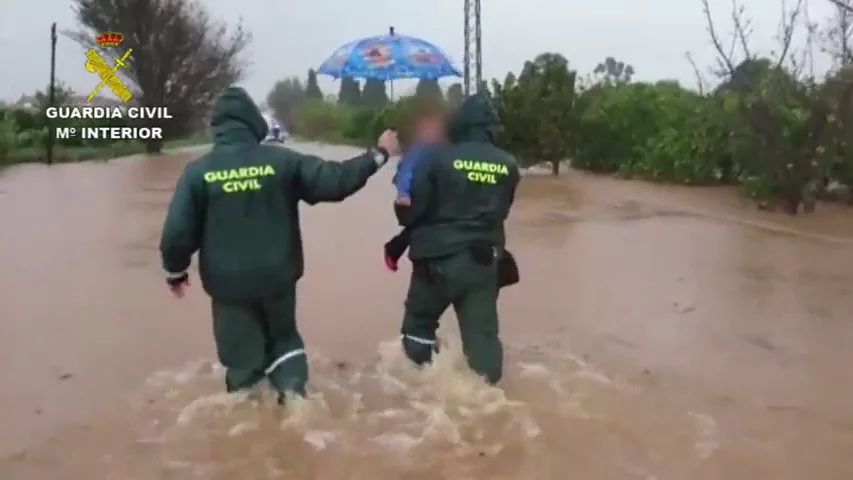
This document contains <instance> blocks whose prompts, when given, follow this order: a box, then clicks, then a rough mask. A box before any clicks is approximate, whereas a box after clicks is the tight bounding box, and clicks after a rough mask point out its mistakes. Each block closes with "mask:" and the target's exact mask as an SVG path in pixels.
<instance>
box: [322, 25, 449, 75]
mask: <svg viewBox="0 0 853 480" xmlns="http://www.w3.org/2000/svg"><path fill="white" fill-rule="evenodd" d="M317 73H322V74H324V75H330V76H332V77H334V78H342V77H343V78H377V79H380V80H397V79H403V78H427V79H435V78H442V77H461V76H462V75H461V74H460V73H459V70H457V69H456V67H454V66H453V63H452V62H451V61H450V59H449V58H448V56H447V55H446V54H445V53H444V52H442V51H441V49H439V48H438V47H436V46H435V45H433V44H431V43H429V42H427V41H426V40H421V39H419V38H414V37H407V36H405V35H396V34H389V35H379V36H376V37H368V38H363V39H361V40H356V41H354V42H350V43H347V44H346V45H344V46H342V47H340V48H338V49H337V50H336V51H335V53H333V54H332V56H331V57H329V59H328V60H326V61H325V62H323V64H322V65H320V68H318V69H317Z"/></svg>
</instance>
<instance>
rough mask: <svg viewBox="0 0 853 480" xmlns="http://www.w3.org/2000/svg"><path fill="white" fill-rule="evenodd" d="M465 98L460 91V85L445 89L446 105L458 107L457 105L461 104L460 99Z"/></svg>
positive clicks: (455, 84)
mask: <svg viewBox="0 0 853 480" xmlns="http://www.w3.org/2000/svg"><path fill="white" fill-rule="evenodd" d="M464 96H465V92H464V91H463V90H462V84H461V83H454V84H453V85H451V86H449V87H447V103H449V104H450V106H452V107H458V106H459V104H461V103H462V97H464Z"/></svg>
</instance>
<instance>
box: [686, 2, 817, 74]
mask: <svg viewBox="0 0 853 480" xmlns="http://www.w3.org/2000/svg"><path fill="white" fill-rule="evenodd" d="M701 2H702V11H703V12H704V14H705V19H706V22H707V25H706V29H707V31H708V36H709V37H710V40H711V44H712V45H713V46H714V49H715V50H716V51H717V66H718V68H717V69H716V70H715V72H714V73H716V74H717V75H719V76H721V77H728V78H731V77H733V76H734V75H735V72H736V69H737V67H738V66H739V65H741V64H743V63H744V62H748V61H750V60H756V59H757V55H756V54H755V53H754V52H753V51H752V50H751V48H750V45H749V40H750V37H751V36H752V33H753V30H752V21H751V20H750V19H748V18H747V17H746V12H745V9H744V7H743V5H741V4H740V3H738V0H731V19H732V24H733V27H734V28H733V31H732V33H731V35H730V38H729V39H728V40H723V37H722V36H721V35H720V32H719V31H718V30H717V27H716V25H715V24H714V19H713V15H712V13H711V6H710V2H709V0H701ZM803 2H804V0H796V4H795V5H794V6H793V7H792V8H788V6H787V3H786V1H785V0H782V3H781V7H782V18H781V20H780V24H779V39H778V40H779V44H780V49H779V51H778V52H776V53H775V54H774V55H773V57H775V58H774V59H773V63H774V64H775V67H776V68H778V67H780V66H782V65H783V64H784V63H785V62H786V61H790V60H791V58H790V57H789V55H790V49H791V43H792V40H793V37H794V32H795V30H796V28H797V25H798V23H799V17H800V16H801V15H802V13H803ZM738 48H739V49H740V52H741V55H740V56H742V58H741V59H740V60H736V57H737V56H736V55H735V52H736V51H737V50H738Z"/></svg>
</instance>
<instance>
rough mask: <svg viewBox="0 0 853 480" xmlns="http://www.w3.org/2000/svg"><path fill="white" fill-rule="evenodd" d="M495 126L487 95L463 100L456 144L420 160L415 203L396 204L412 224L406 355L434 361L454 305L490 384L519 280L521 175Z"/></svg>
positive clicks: (466, 343)
mask: <svg viewBox="0 0 853 480" xmlns="http://www.w3.org/2000/svg"><path fill="white" fill-rule="evenodd" d="M497 124H498V118H497V115H496V113H495V111H494V109H493V108H492V105H491V102H490V101H489V99H488V97H486V96H485V95H475V96H471V97H468V98H467V99H466V100H465V101H463V103H462V105H461V106H460V107H459V110H458V111H457V112H456V114H455V115H454V117H453V118H452V119H451V121H450V125H449V137H450V138H449V139H450V141H451V143H450V144H449V145H446V146H443V147H439V148H437V149H434V150H433V154H432V155H431V157H430V158H426V159H424V161H422V162H419V163H418V165H417V166H416V167H415V168H414V173H413V178H412V187H411V206H410V207H409V208H408V209H397V215H398V219H399V221H400V223H401V224H402V225H404V226H408V227H409V228H410V229H411V244H410V246H409V258H410V259H411V261H412V264H413V268H412V277H411V280H410V283H409V291H408V294H407V297H406V303H405V314H404V317H403V325H402V328H401V333H402V342H403V348H404V350H405V352H406V355H407V356H408V357H409V359H410V360H412V361H413V362H415V363H417V364H424V363H427V362H429V361H430V360H431V359H432V355H433V352H434V351H435V350H436V349H435V343H436V330H437V329H438V320H439V317H441V315H442V313H444V311H445V310H446V309H447V307H448V306H450V305H453V308H454V309H455V311H456V316H457V318H458V321H459V331H460V333H461V336H462V347H463V351H464V353H465V357H466V358H467V360H468V365H469V366H470V367H471V369H472V370H474V371H475V372H477V373H478V374H480V375H481V376H482V377H484V379H485V380H486V381H487V382H489V383H492V384H494V383H497V382H498V380H500V378H501V375H502V370H503V346H502V345H501V340H500V338H499V336H498V332H499V328H498V312H497V299H498V290H499V289H500V288H501V287H503V286H508V285H512V284H514V283H517V282H518V268H517V265H516V264H515V260H514V259H513V257H512V256H511V255H510V254H509V252H507V251H506V248H505V243H506V237H505V234H504V221H505V220H506V218H507V216H508V215H509V211H510V207H511V206H512V202H513V199H514V197H515V189H516V187H517V185H518V182H519V178H520V173H519V168H518V164H517V162H516V160H515V158H514V157H513V156H512V155H510V154H509V153H507V152H504V151H503V150H501V149H500V148H498V147H496V146H495V145H494V138H495V137H494V128H495V127H496V126H497Z"/></svg>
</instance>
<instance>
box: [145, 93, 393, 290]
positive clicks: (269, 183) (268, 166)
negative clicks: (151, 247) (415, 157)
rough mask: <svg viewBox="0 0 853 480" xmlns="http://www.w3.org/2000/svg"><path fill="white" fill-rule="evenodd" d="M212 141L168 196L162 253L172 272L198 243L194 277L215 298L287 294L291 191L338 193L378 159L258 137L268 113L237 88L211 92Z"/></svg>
mask: <svg viewBox="0 0 853 480" xmlns="http://www.w3.org/2000/svg"><path fill="white" fill-rule="evenodd" d="M211 126H212V127H213V131H214V146H213V149H212V150H211V151H210V152H209V153H208V154H206V155H204V156H203V157H201V158H199V159H197V160H194V161H192V162H190V163H189V164H187V166H186V167H185V168H184V171H183V173H182V174H181V176H180V178H179V179H178V182H177V186H176V187H175V193H174V195H173V197H172V201H171V203H170V205H169V210H168V213H167V215H166V221H165V224H164V225H163V234H162V237H161V240H160V254H161V257H162V261H163V267H164V269H165V270H166V271H167V272H168V273H170V274H171V275H175V274H179V273H181V272H185V271H186V270H187V268H189V265H190V259H191V257H192V255H193V253H195V252H196V251H198V252H199V273H200V276H201V281H202V286H203V287H204V289H205V291H206V292H207V293H208V294H209V295H210V296H211V297H213V298H215V299H218V300H222V301H252V300H263V299H267V298H275V297H276V296H279V295H282V294H286V293H287V292H288V289H292V288H293V285H294V284H295V282H296V281H297V280H299V279H300V278H301V277H302V274H303V270H304V261H303V253H302V233H301V229H300V226H299V207H298V206H299V201H300V200H303V201H305V202H307V203H308V204H311V205H313V204H316V203H319V202H340V201H342V200H344V199H345V198H347V197H348V196H350V195H352V194H354V193H355V192H357V191H358V190H359V189H361V188H362V187H363V186H364V185H365V184H366V182H367V180H368V178H370V176H371V175H373V174H374V173H375V172H376V171H377V168H378V166H379V163H381V162H377V159H376V157H375V156H374V155H373V154H371V153H365V154H363V155H360V156H358V157H355V158H352V159H349V160H346V161H343V162H337V161H326V160H323V159H321V158H318V157H315V156H310V155H303V154H300V153H297V152H294V151H292V150H289V149H286V148H281V147H276V146H272V145H261V144H260V142H261V140H263V139H264V138H265V137H266V135H267V128H268V127H267V123H266V121H265V120H264V118H263V116H262V115H261V113H260V111H259V110H258V107H257V105H255V103H254V102H253V101H252V99H251V98H250V97H249V95H248V94H247V93H246V92H245V91H244V90H243V89H241V88H236V87H232V88H229V89H227V90H225V92H224V93H223V94H222V95H221V96H220V97H219V99H218V100H217V102H216V104H215V106H214V110H213V118H212V120H211Z"/></svg>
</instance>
